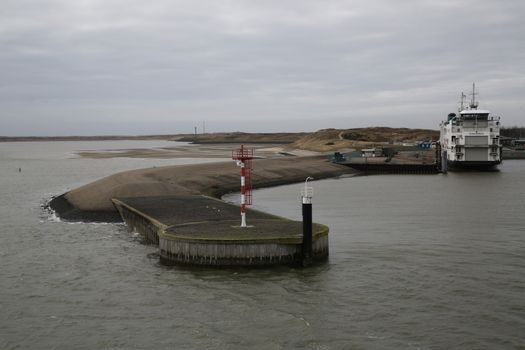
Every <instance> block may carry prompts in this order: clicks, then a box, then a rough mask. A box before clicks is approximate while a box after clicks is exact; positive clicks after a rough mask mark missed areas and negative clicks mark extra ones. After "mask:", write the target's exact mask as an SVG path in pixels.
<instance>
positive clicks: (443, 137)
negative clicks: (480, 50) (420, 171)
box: [439, 84, 501, 170]
mask: <svg viewBox="0 0 525 350" xmlns="http://www.w3.org/2000/svg"><path fill="white" fill-rule="evenodd" d="M476 95H477V93H476V86H475V84H472V98H471V101H470V103H469V104H468V106H466V107H465V98H466V96H465V94H464V93H461V106H460V108H459V110H458V114H456V113H450V114H449V115H448V118H447V120H446V121H443V122H442V123H441V134H440V139H439V142H440V145H441V152H442V153H443V154H442V156H443V157H442V159H443V162H445V161H446V163H447V167H448V168H450V169H454V168H463V169H479V170H483V169H491V168H494V167H496V166H497V165H498V164H500V163H501V145H500V118H499V117H495V116H491V115H490V111H488V110H484V109H478V102H477V101H476Z"/></svg>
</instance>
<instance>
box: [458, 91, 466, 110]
mask: <svg viewBox="0 0 525 350" xmlns="http://www.w3.org/2000/svg"><path fill="white" fill-rule="evenodd" d="M466 98H467V95H465V93H464V92H463V91H461V102H460V103H461V104H460V107H459V111H458V112H460V113H461V111H462V110H464V109H465V99H466Z"/></svg>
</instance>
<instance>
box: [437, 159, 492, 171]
mask: <svg viewBox="0 0 525 350" xmlns="http://www.w3.org/2000/svg"><path fill="white" fill-rule="evenodd" d="M500 163H501V161H450V160H449V161H447V165H448V168H449V169H450V170H459V171H467V170H473V171H494V170H497V166H498V164H500Z"/></svg>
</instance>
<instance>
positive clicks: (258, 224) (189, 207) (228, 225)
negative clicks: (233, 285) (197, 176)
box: [113, 195, 329, 266]
mask: <svg viewBox="0 0 525 350" xmlns="http://www.w3.org/2000/svg"><path fill="white" fill-rule="evenodd" d="M113 203H114V205H115V207H116V208H117V210H118V211H119V213H120V215H121V217H122V219H123V220H124V221H125V222H126V224H127V225H128V227H130V228H131V229H132V230H135V231H137V232H139V233H140V234H141V235H142V237H143V238H144V240H145V241H146V242H148V243H151V244H157V245H158V246H159V254H160V259H161V261H162V262H163V263H165V264H189V265H208V266H261V265H279V264H295V263H297V264H299V263H301V260H302V223H301V222H298V221H292V220H288V219H285V218H282V217H279V216H275V215H271V214H267V213H263V212H260V211H257V210H250V209H249V210H248V211H247V215H248V218H249V225H250V227H244V228H242V227H240V226H239V219H238V216H239V208H238V207H237V206H235V205H232V204H229V203H225V202H223V201H221V200H218V199H215V198H211V197H206V196H202V195H187V196H161V197H135V198H117V199H113ZM298 210H299V208H298ZM312 231H313V234H312V258H313V259H314V260H323V259H326V258H327V257H328V253H329V252H328V231H329V230H328V227H326V226H324V225H321V224H315V223H314V224H313V230H312Z"/></svg>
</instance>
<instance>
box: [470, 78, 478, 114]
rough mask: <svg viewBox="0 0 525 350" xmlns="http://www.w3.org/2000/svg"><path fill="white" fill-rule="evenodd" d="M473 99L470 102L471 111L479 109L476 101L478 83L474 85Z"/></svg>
mask: <svg viewBox="0 0 525 350" xmlns="http://www.w3.org/2000/svg"><path fill="white" fill-rule="evenodd" d="M471 95H472V99H471V100H470V108H471V109H477V108H478V102H477V101H476V95H477V93H476V83H472V94H471Z"/></svg>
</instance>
